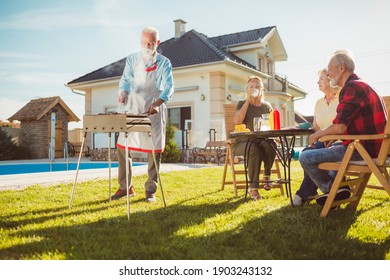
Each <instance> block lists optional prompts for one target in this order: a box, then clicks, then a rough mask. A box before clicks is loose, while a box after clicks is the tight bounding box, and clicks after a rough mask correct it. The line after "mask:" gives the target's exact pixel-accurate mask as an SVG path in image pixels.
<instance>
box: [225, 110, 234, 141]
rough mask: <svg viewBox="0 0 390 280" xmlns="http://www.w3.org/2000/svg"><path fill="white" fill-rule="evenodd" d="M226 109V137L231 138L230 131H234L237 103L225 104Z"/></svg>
mask: <svg viewBox="0 0 390 280" xmlns="http://www.w3.org/2000/svg"><path fill="white" fill-rule="evenodd" d="M223 107H224V109H225V131H226V139H229V134H230V132H233V131H234V126H235V125H234V113H235V112H236V108H237V103H231V104H223Z"/></svg>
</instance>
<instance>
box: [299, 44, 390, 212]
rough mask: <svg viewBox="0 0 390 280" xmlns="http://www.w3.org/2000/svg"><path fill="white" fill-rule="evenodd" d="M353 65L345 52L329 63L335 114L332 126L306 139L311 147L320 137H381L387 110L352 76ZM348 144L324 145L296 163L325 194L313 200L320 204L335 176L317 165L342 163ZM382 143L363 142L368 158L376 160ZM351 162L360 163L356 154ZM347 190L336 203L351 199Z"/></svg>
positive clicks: (339, 53)
mask: <svg viewBox="0 0 390 280" xmlns="http://www.w3.org/2000/svg"><path fill="white" fill-rule="evenodd" d="M354 71H355V63H354V60H353V58H352V55H351V54H350V53H349V52H348V51H344V50H342V51H336V52H335V53H334V54H333V55H332V56H331V57H330V60H329V64H328V77H329V79H330V84H331V86H336V85H338V86H340V87H342V90H341V92H340V95H339V105H338V107H337V115H336V118H335V119H334V120H333V124H332V125H331V126H329V127H328V128H327V129H324V130H319V131H317V132H315V133H314V134H312V135H310V137H309V144H310V145H312V144H314V143H315V142H316V141H317V140H318V139H319V138H321V137H322V136H325V135H330V134H344V135H352V134H355V135H356V134H380V133H383V132H384V128H385V125H386V118H387V110H386V107H385V105H384V102H383V99H382V98H381V97H380V96H379V95H378V94H377V93H376V92H375V91H374V90H373V89H372V88H371V87H370V86H369V85H368V84H367V83H366V82H364V81H363V80H362V79H360V78H359V77H358V76H357V75H356V74H355V73H354ZM349 142H350V141H343V143H342V145H332V146H331V144H332V143H326V146H327V147H326V148H323V149H313V150H306V151H304V152H303V153H302V154H301V155H300V157H299V161H300V163H301V165H302V167H303V169H304V170H305V172H307V174H308V175H309V176H310V178H311V179H312V180H313V182H314V183H315V184H316V186H317V187H318V188H319V189H321V191H322V192H323V193H324V194H323V195H321V196H319V197H318V198H317V199H316V200H317V203H319V204H321V205H323V204H324V203H325V201H326V198H327V194H328V193H329V191H330V188H331V186H332V183H333V181H334V178H335V176H336V174H335V173H334V172H333V173H330V172H328V171H326V170H320V169H319V168H318V164H320V163H322V162H340V161H342V159H343V157H344V154H345V152H346V149H347V146H348V144H349ZM381 143H382V141H381V140H375V141H364V142H363V141H362V145H363V146H364V147H365V148H366V150H367V151H368V153H369V154H370V156H371V157H373V158H376V157H377V156H378V153H379V149H380V146H381ZM352 160H361V157H360V155H359V154H358V153H355V154H354V155H353V156H352ZM350 195H351V192H350V189H349V188H348V187H343V188H340V189H339V190H338V192H337V195H336V200H341V199H346V198H348V197H350Z"/></svg>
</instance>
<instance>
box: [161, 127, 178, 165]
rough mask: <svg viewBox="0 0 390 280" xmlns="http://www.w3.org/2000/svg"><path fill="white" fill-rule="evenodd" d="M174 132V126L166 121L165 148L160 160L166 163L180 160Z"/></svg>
mask: <svg viewBox="0 0 390 280" xmlns="http://www.w3.org/2000/svg"><path fill="white" fill-rule="evenodd" d="M175 132H176V128H175V126H174V125H172V124H171V123H170V122H168V124H167V128H166V135H165V149H164V152H163V154H162V158H161V162H164V163H168V162H179V161H180V158H181V152H180V150H179V148H178V147H177V144H176V142H175V140H174V138H175Z"/></svg>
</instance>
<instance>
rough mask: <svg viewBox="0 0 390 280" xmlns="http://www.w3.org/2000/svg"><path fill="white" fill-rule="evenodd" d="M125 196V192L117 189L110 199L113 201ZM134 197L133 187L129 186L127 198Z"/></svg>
mask: <svg viewBox="0 0 390 280" xmlns="http://www.w3.org/2000/svg"><path fill="white" fill-rule="evenodd" d="M126 195H127V192H126V190H122V189H118V190H117V191H116V193H115V194H114V195H113V196H111V199H113V200H115V199H119V198H121V197H124V196H126ZM134 196H135V190H134V187H133V186H131V187H130V188H129V197H134Z"/></svg>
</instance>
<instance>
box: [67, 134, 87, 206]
mask: <svg viewBox="0 0 390 280" xmlns="http://www.w3.org/2000/svg"><path fill="white" fill-rule="evenodd" d="M86 137H87V133H86V132H84V137H83V140H82V141H81V148H80V153H79V159H78V161H77V168H76V176H75V178H74V182H73V188H72V193H71V194H70V201H69V208H72V202H73V195H74V190H75V188H76V184H77V177H78V175H79V169H80V161H81V155H82V154H83V149H84V143H85V138H86Z"/></svg>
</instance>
